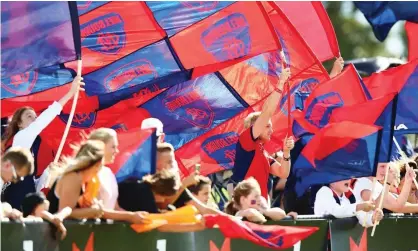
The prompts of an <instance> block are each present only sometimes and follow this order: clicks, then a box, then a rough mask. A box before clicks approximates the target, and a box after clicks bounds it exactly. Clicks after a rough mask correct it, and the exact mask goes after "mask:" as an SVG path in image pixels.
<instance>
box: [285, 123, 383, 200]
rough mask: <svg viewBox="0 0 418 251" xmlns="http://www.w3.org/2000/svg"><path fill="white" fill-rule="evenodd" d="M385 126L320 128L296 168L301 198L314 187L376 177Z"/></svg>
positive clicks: (337, 125) (342, 125)
mask: <svg viewBox="0 0 418 251" xmlns="http://www.w3.org/2000/svg"><path fill="white" fill-rule="evenodd" d="M380 140H381V127H378V126H375V125H366V124H359V123H355V122H351V121H343V122H338V123H332V124H328V125H326V126H325V127H323V128H322V129H320V130H319V131H318V132H317V133H316V134H315V135H314V136H313V137H312V139H311V140H310V141H309V142H308V143H307V144H306V146H305V147H304V148H303V150H302V152H301V154H300V155H299V157H298V159H297V160H296V162H295V163H294V165H293V173H294V175H295V176H296V179H297V182H296V186H295V190H296V193H297V194H298V196H301V195H303V193H304V192H305V191H306V189H308V188H309V187H310V186H312V185H320V184H329V183H332V182H336V181H340V180H347V179H351V178H358V177H368V176H373V175H374V174H375V172H376V170H375V169H376V166H377V163H378V156H379V149H380Z"/></svg>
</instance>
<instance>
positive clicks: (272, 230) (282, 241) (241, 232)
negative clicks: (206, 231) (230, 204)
mask: <svg viewBox="0 0 418 251" xmlns="http://www.w3.org/2000/svg"><path fill="white" fill-rule="evenodd" d="M204 220H205V225H206V227H207V228H214V227H216V226H217V227H219V230H220V231H221V232H222V233H223V234H224V236H225V238H236V239H244V240H248V241H251V242H253V243H255V244H257V245H260V246H263V247H267V248H271V249H276V250H280V249H286V248H290V247H293V245H295V244H296V243H297V242H299V241H301V240H303V239H305V238H307V237H309V236H310V235H312V234H313V233H315V232H316V231H317V230H318V228H317V227H288V226H278V225H270V226H266V225H258V224H254V223H251V222H244V221H241V220H238V219H235V218H234V217H232V216H227V215H205V216H204Z"/></svg>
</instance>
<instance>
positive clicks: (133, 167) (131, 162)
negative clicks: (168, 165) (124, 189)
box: [109, 129, 157, 183]
mask: <svg viewBox="0 0 418 251" xmlns="http://www.w3.org/2000/svg"><path fill="white" fill-rule="evenodd" d="M118 140H119V142H120V145H119V151H120V153H119V154H118V155H117V156H116V159H115V162H114V163H113V164H111V165H110V166H109V168H110V169H112V171H113V173H115V175H116V180H117V181H118V183H120V182H122V181H124V180H126V179H128V178H136V179H141V178H142V177H143V176H145V175H147V174H153V173H155V164H156V153H157V152H156V151H157V136H156V135H155V131H154V130H151V129H147V130H137V129H135V130H130V131H127V132H119V133H118Z"/></svg>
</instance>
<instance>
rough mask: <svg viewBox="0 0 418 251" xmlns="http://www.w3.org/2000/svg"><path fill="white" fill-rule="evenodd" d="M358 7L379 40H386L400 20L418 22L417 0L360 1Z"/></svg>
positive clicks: (357, 3) (356, 3)
mask: <svg viewBox="0 0 418 251" xmlns="http://www.w3.org/2000/svg"><path fill="white" fill-rule="evenodd" d="M354 4H355V5H356V7H357V8H358V9H359V10H360V11H361V12H363V14H364V16H365V17H366V19H367V21H369V23H370V25H371V26H372V27H373V32H374V35H375V36H376V38H377V39H378V40H379V41H382V42H383V41H384V40H385V39H386V37H387V35H388V34H389V31H390V29H391V28H392V26H393V25H394V24H395V23H396V22H397V21H400V20H405V21H411V22H418V15H417V13H418V2H416V1H410V2H409V1H408V2H407V1H358V2H354Z"/></svg>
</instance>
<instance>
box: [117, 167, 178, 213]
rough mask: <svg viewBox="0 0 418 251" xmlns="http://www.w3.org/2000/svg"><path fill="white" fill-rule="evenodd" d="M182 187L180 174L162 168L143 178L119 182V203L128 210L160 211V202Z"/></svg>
mask: <svg viewBox="0 0 418 251" xmlns="http://www.w3.org/2000/svg"><path fill="white" fill-rule="evenodd" d="M179 188H180V180H179V178H178V175H176V174H175V173H174V172H172V171H170V170H161V171H160V172H157V173H156V174H153V175H147V176H145V177H143V178H142V179H141V180H138V179H128V180H125V181H123V182H121V183H119V197H118V203H119V206H120V207H121V208H123V209H124V210H127V211H132V212H134V211H145V212H148V213H160V212H161V209H160V208H159V207H158V204H159V203H164V202H165V201H166V199H167V198H168V197H170V196H173V195H174V194H176V192H177V191H178V190H179Z"/></svg>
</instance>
